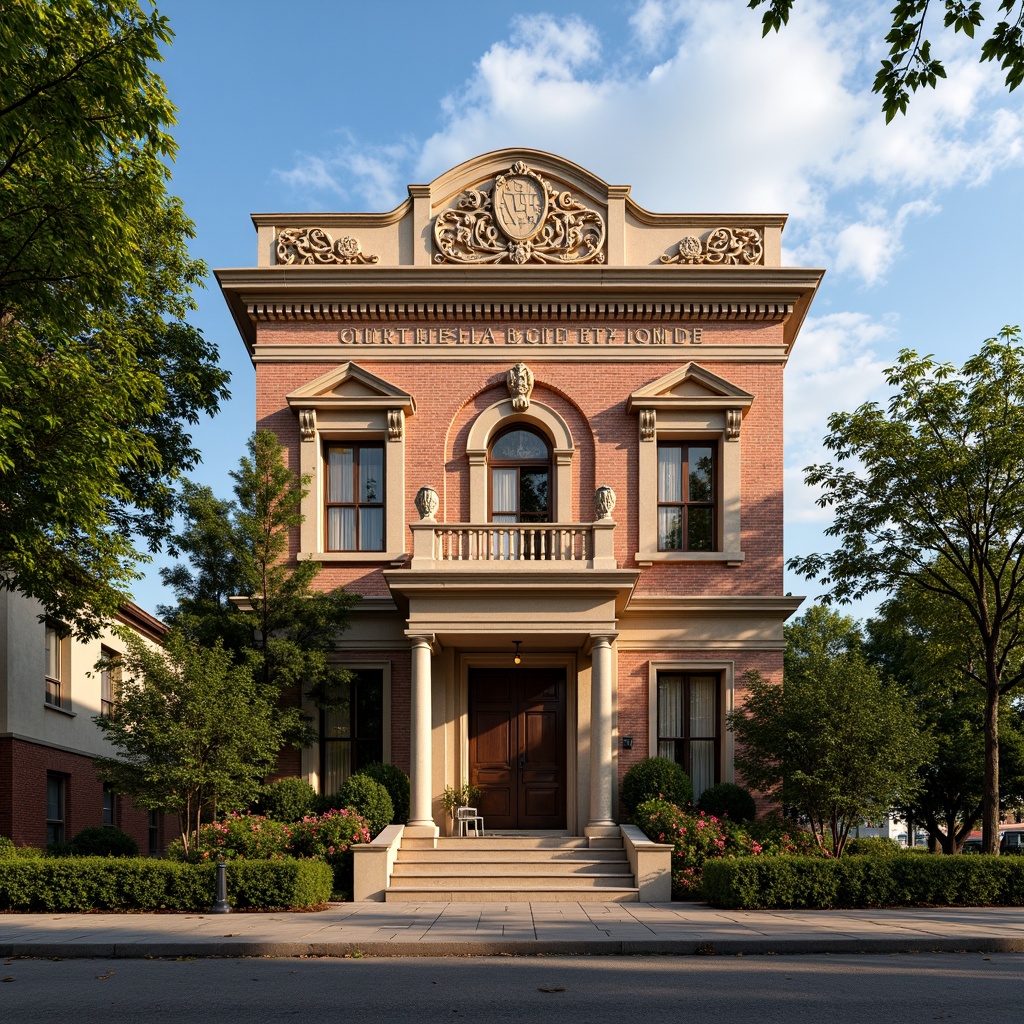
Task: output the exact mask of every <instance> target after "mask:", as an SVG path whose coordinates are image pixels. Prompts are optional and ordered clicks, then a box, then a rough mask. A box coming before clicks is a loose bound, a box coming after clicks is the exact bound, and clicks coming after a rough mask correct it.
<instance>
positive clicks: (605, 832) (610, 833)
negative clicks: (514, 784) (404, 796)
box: [406, 821, 621, 839]
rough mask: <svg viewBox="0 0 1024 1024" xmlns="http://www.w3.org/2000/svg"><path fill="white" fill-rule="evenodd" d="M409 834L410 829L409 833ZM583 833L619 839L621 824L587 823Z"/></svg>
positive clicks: (590, 835) (590, 837) (588, 835)
mask: <svg viewBox="0 0 1024 1024" xmlns="http://www.w3.org/2000/svg"><path fill="white" fill-rule="evenodd" d="M406 834H408V831H407V833H406ZM583 834H584V835H585V836H586V837H587V838H588V839H618V838H619V836H620V835H621V833H620V832H619V826H618V825H616V824H615V822H614V821H612V822H609V823H608V824H607V825H605V824H597V825H587V827H586V828H585V829H584V830H583Z"/></svg>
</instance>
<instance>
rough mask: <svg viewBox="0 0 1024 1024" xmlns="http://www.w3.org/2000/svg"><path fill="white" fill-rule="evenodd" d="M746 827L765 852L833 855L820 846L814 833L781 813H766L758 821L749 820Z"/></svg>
mask: <svg viewBox="0 0 1024 1024" xmlns="http://www.w3.org/2000/svg"><path fill="white" fill-rule="evenodd" d="M744 828H746V830H747V832H748V833H749V835H750V837H751V839H754V840H756V841H757V842H758V843H759V844H760V846H761V849H762V850H763V851H764V852H765V853H771V854H781V855H793V856H801V857H820V856H822V855H824V856H826V857H829V856H831V854H830V853H829V851H828V850H822V849H821V848H820V847H819V846H818V843H817V841H816V840H815V838H814V835H813V833H811V832H809V831H808V830H807V829H805V828H803V827H801V826H800V825H798V824H797V823H796V822H795V821H790V820H789V819H787V818H783V817H782V816H781V815H780V814H766V815H765V816H764V817H763V818H758V819H757V821H749V822H747V824H746V825H745V826H744Z"/></svg>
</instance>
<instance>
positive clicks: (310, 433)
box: [299, 409, 316, 441]
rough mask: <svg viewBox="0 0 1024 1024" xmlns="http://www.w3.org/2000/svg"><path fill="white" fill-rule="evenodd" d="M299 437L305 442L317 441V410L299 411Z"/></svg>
mask: <svg viewBox="0 0 1024 1024" xmlns="http://www.w3.org/2000/svg"><path fill="white" fill-rule="evenodd" d="M299 436H300V437H301V438H302V440H303V441H315V440H316V409H300V410H299Z"/></svg>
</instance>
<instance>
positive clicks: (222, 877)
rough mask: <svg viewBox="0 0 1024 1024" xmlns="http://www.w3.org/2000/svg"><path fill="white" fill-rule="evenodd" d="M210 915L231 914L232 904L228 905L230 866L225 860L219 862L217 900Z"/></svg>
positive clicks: (211, 908)
mask: <svg viewBox="0 0 1024 1024" xmlns="http://www.w3.org/2000/svg"><path fill="white" fill-rule="evenodd" d="M210 913H211V914H230V913H231V904H230V903H228V866H227V864H225V863H224V860H223V859H221V860H219V861H217V899H216V900H214V903H213V906H212V907H210Z"/></svg>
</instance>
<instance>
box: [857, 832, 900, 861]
mask: <svg viewBox="0 0 1024 1024" xmlns="http://www.w3.org/2000/svg"><path fill="white" fill-rule="evenodd" d="M902 851H903V848H902V847H901V846H900V844H899V843H897V842H896V840H895V839H888V838H886V837H885V836H863V837H862V838H859V839H858V838H856V837H854V838H853V839H848V840H847V842H846V847H845V848H844V850H843V856H844V857H865V856H868V857H895V856H897V855H898V854H900V853H901V852H902Z"/></svg>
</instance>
